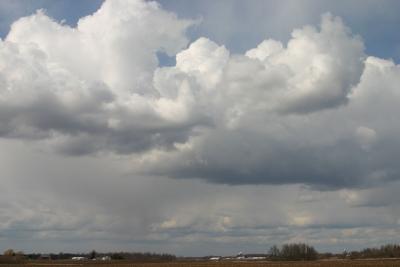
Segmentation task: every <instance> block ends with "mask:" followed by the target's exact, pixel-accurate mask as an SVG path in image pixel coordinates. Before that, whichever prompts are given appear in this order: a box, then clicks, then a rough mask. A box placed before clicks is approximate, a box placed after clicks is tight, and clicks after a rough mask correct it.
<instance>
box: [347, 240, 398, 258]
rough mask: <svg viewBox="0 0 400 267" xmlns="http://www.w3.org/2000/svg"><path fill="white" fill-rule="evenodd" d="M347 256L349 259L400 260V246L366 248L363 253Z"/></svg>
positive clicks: (352, 253)
mask: <svg viewBox="0 0 400 267" xmlns="http://www.w3.org/2000/svg"><path fill="white" fill-rule="evenodd" d="M347 254H348V255H347V257H349V258H351V259H366V258H369V259H370V258H400V245H397V244H388V245H384V246H381V247H379V248H366V249H363V250H361V251H352V252H350V253H347Z"/></svg>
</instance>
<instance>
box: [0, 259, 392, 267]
mask: <svg viewBox="0 0 400 267" xmlns="http://www.w3.org/2000/svg"><path fill="white" fill-rule="evenodd" d="M40 266H43V267H49V266H55V267H74V266H83V267H230V266H232V267H264V266H265V267H292V266H293V267H308V266H310V267H400V260H345V261H341V260H335V261H310V262H268V261H257V262H248V261H247V262H246V261H225V262H164V263H137V262H124V263H121V262H108V263H93V262H57V261H54V262H29V263H24V264H0V267H40Z"/></svg>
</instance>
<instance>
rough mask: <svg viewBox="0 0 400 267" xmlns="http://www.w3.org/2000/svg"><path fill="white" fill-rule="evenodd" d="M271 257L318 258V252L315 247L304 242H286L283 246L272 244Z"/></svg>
mask: <svg viewBox="0 0 400 267" xmlns="http://www.w3.org/2000/svg"><path fill="white" fill-rule="evenodd" d="M268 255H269V258H270V259H271V260H289V261H298V260H316V259H318V252H317V251H316V250H315V249H314V247H312V246H309V245H307V244H304V243H299V244H284V245H282V246H281V247H278V246H276V245H274V246H272V247H271V248H270V250H269V254H268Z"/></svg>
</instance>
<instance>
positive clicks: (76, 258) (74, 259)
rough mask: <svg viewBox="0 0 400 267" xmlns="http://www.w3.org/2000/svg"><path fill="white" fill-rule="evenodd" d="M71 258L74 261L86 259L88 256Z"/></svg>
mask: <svg viewBox="0 0 400 267" xmlns="http://www.w3.org/2000/svg"><path fill="white" fill-rule="evenodd" d="M71 260H73V261H84V260H87V258H86V257H72V258H71Z"/></svg>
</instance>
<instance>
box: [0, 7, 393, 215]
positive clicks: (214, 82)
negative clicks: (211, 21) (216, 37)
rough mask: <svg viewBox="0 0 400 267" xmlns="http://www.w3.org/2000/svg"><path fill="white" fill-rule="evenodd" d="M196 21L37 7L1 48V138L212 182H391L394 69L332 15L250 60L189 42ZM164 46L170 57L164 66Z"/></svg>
mask: <svg viewBox="0 0 400 267" xmlns="http://www.w3.org/2000/svg"><path fill="white" fill-rule="evenodd" d="M194 24H195V22H194V21H192V20H184V19H179V18H177V16H176V15H175V14H173V13H171V12H167V11H165V10H163V9H162V8H161V7H160V5H158V4H157V3H156V2H144V1H139V0H131V1H129V2H128V3H126V2H122V1H105V2H104V3H103V5H102V6H101V8H100V9H99V10H98V11H97V12H95V13H94V14H92V15H89V16H87V17H84V18H81V19H80V20H79V21H78V23H77V26H76V27H70V26H68V25H65V24H63V23H59V22H57V21H55V20H53V19H51V18H50V17H49V16H47V15H46V14H45V12H44V11H38V12H37V13H35V14H33V15H31V16H29V17H24V18H21V19H19V20H18V21H16V22H14V23H13V25H12V27H11V30H10V32H9V34H8V35H7V37H6V38H5V40H2V41H1V43H0V59H1V60H0V62H2V64H0V135H1V137H3V138H13V139H21V140H30V141H32V142H35V143H37V144H39V145H40V146H42V148H45V149H47V148H50V149H52V150H54V151H56V152H59V153H63V154H68V155H88V154H97V155H99V154H102V153H105V154H114V155H121V154H122V155H128V157H130V158H131V164H132V166H131V171H132V172H133V173H134V174H144V175H159V176H168V177H173V178H181V179H185V178H201V179H204V180H206V181H209V182H212V183H223V184H293V183H294V184H306V185H310V186H314V187H316V188H319V189H336V188H343V187H364V186H372V185H376V184H380V183H384V182H387V181H391V180H396V179H397V176H398V174H399V169H398V167H397V164H396V162H395V160H394V159H396V158H397V157H398V155H399V151H400V149H399V148H400V147H399V145H400V144H399V142H398V141H397V138H396V136H398V131H399V129H398V127H397V126H396V125H397V123H396V118H395V116H394V115H389V116H386V115H385V116H384V115H383V114H396V113H397V111H398V105H397V100H398V99H399V96H398V94H397V91H396V89H395V87H396V84H397V83H398V79H399V78H398V77H399V75H398V74H399V73H398V72H399V66H398V65H395V64H394V63H393V62H391V61H388V60H384V59H379V58H374V57H368V56H367V55H365V53H364V44H363V42H362V40H361V38H360V37H359V36H354V35H353V34H352V33H351V31H350V29H349V28H348V27H346V26H345V25H344V23H343V21H342V20H341V19H340V18H338V17H334V16H332V15H330V14H325V15H323V16H322V19H321V23H320V25H319V26H318V27H315V26H310V25H308V26H304V27H302V28H298V29H295V30H294V31H293V32H292V35H291V39H290V40H289V41H288V42H287V44H283V43H281V42H279V41H277V40H273V39H267V40H265V41H263V42H261V43H260V44H259V45H258V46H257V47H256V48H253V49H250V50H248V51H247V52H246V53H244V54H234V53H231V52H230V51H229V50H228V49H227V48H226V47H225V46H224V45H220V44H217V43H215V42H213V41H212V40H210V39H207V38H205V37H203V38H200V39H198V40H196V41H194V42H192V43H190V44H189V40H188V38H187V36H186V30H187V29H188V28H189V27H190V26H193V25H194ZM149 29H151V30H149ZM188 44H189V45H188ZM187 45H188V46H187ZM158 52H165V53H167V54H168V55H169V56H175V57H176V65H175V66H168V67H167V66H159V63H158V60H157V53H158ZM377 88H379V90H378V89H377ZM301 216H302V215H301Z"/></svg>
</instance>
